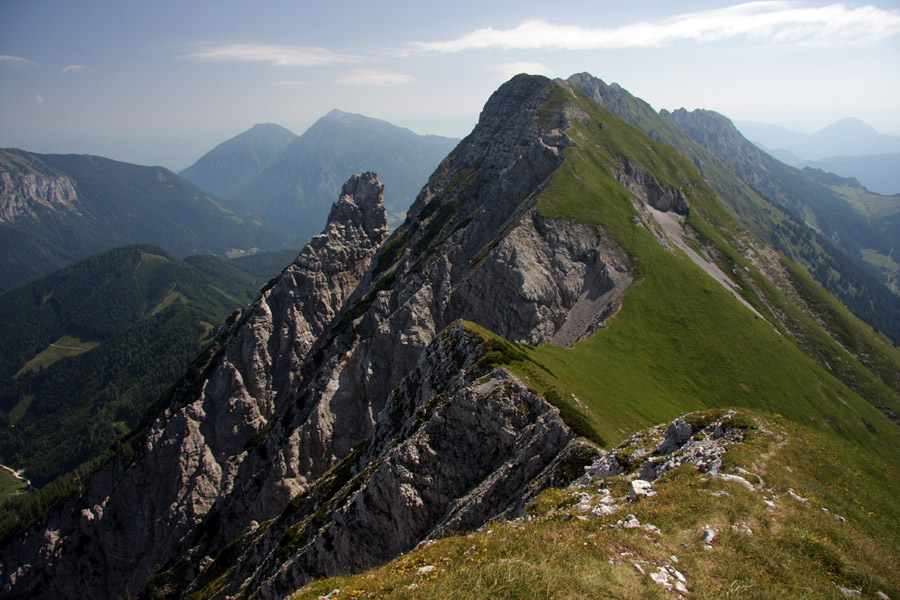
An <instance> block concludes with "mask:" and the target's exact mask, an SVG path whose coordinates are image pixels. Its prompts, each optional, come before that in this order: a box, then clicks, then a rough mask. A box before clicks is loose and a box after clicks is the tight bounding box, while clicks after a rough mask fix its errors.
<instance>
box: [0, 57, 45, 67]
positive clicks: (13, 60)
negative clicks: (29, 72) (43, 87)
mask: <svg viewBox="0 0 900 600" xmlns="http://www.w3.org/2000/svg"><path fill="white" fill-rule="evenodd" d="M0 63H6V64H8V65H13V66H14V67H26V66H27V67H36V66H38V64H37V63H36V62H34V61H31V60H28V59H27V58H22V57H21V56H8V55H6V54H0Z"/></svg>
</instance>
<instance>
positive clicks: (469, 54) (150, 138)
mask: <svg viewBox="0 0 900 600" xmlns="http://www.w3.org/2000/svg"><path fill="white" fill-rule="evenodd" d="M582 71H587V72H589V73H591V74H592V75H594V76H596V77H599V78H601V79H603V80H604V81H606V82H607V83H612V82H616V83H618V84H619V85H621V86H622V87H624V88H625V89H627V90H629V91H630V92H631V93H633V94H634V95H636V96H638V97H640V98H643V99H644V100H646V101H647V102H649V103H650V104H651V105H652V106H653V107H654V108H655V109H657V110H659V109H662V108H665V109H668V110H674V109H677V108H681V107H685V108H687V109H689V110H692V109H694V108H706V109H711V110H715V111H718V112H720V113H722V114H724V115H725V116H727V117H729V118H731V119H732V120H736V121H760V122H766V123H774V124H779V125H786V126H788V127H790V128H793V129H795V130H802V131H814V130H816V129H818V128H821V127H824V126H826V125H828V124H830V123H833V122H835V121H837V120H839V119H841V118H844V117H851V116H852V117H857V118H860V119H862V120H863V121H865V122H867V123H869V124H870V125H872V126H873V127H875V128H876V129H877V130H879V131H881V132H882V133H891V134H900V0H893V1H886V0H875V1H872V2H844V3H835V2H828V1H824V2H822V1H815V0H813V1H804V0H801V1H790V2H785V1H780V0H775V1H760V2H749V3H740V2H716V1H709V0H688V1H685V2H671V1H670V0H666V1H658V0H633V1H631V2H626V1H622V0H616V1H615V2H609V1H606V0H595V1H592V2H588V1H581V2H574V1H568V0H556V1H554V2H547V1H546V0H541V1H540V2H537V1H532V0H516V1H498V2H491V1H489V0H480V1H478V2H472V1H469V0H454V1H453V2H442V3H430V2H422V1H421V0H420V1H417V2H405V1H404V2H394V1H390V0H386V1H382V2H357V1H342V2H311V1H304V2H287V1H281V0H260V1H258V2H247V1H246V0H242V1H240V2H233V1H228V0H219V1H215V2H211V1H209V2H208V1H200V0H179V1H178V2H173V1H170V0H154V1H152V2H137V1H128V0H115V1H93V0H79V1H77V2H73V1H71V0H0V147H19V148H23V149H25V150H30V151H34V152H59V153H91V154H100V155H103V156H108V157H111V158H115V159H118V160H125V161H129V162H137V163H140V164H160V165H163V166H166V167H168V168H171V169H174V170H179V169H183V168H185V167H187V166H189V165H190V164H191V163H193V162H194V160H196V159H197V158H199V157H200V156H201V155H202V154H203V153H205V152H206V151H208V150H210V149H211V148H212V147H214V146H215V145H216V144H218V143H219V142H222V141H224V140H225V139H227V138H230V137H232V136H234V135H237V134H238V133H241V132H242V131H244V130H246V129H248V128H250V127H251V126H253V125H254V124H256V123H264V122H269V123H278V124H279V125H282V126H284V127H287V128H288V129H290V130H292V131H294V132H295V133H297V134H300V133H302V132H303V131H305V130H306V128H307V127H309V126H310V125H311V124H312V123H314V122H315V121H316V119H318V118H320V117H321V116H323V115H325V114H326V113H327V112H328V111H329V110H331V109H333V108H338V109H340V110H343V111H346V112H355V113H360V114H364V115H367V116H370V117H375V118H379V119H383V120H386V121H389V122H391V123H394V124H396V125H400V126H403V127H408V128H410V129H412V130H413V131H415V132H417V133H422V134H439V135H447V136H453V137H463V136H465V135H466V134H468V133H469V131H471V129H472V127H474V125H475V123H476V122H477V120H478V115H479V112H480V111H481V108H482V107H483V105H484V103H485V102H486V101H487V99H488V97H489V96H490V94H491V93H492V92H493V91H494V90H495V89H496V88H497V87H499V86H500V85H501V84H502V83H503V82H504V81H505V80H507V79H509V78H510V77H511V76H513V75H514V74H516V73H520V72H526V73H532V74H543V75H547V76H548V77H563V78H565V77H568V76H569V75H571V74H573V73H579V72H582Z"/></svg>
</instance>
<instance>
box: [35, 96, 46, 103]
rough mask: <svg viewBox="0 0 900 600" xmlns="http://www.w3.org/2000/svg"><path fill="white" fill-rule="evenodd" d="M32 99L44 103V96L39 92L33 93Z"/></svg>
mask: <svg viewBox="0 0 900 600" xmlns="http://www.w3.org/2000/svg"><path fill="white" fill-rule="evenodd" d="M34 101H35V102H37V103H38V104H43V103H44V97H43V96H41V95H40V94H35V95H34Z"/></svg>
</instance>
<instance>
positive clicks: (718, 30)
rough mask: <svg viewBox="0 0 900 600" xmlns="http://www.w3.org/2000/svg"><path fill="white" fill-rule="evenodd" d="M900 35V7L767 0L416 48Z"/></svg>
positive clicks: (531, 28)
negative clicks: (614, 24) (648, 18)
mask: <svg viewBox="0 0 900 600" xmlns="http://www.w3.org/2000/svg"><path fill="white" fill-rule="evenodd" d="M898 33H900V11H898V10H884V9H881V8H878V7H875V6H859V7H856V8H847V7H846V6H844V5H843V4H831V5H829V6H821V7H807V8H803V7H797V5H796V4H795V3H794V2H784V1H780V0H775V1H768V0H767V1H761V2H748V3H744V4H737V5H735V6H730V7H727V8H721V9H714V10H707V11H701V12H693V13H686V14H683V15H679V16H677V17H672V18H670V19H666V20H664V21H660V22H658V23H634V24H630V25H625V26H622V27H617V28H614V29H604V28H588V27H582V26H579V25H551V24H549V23H546V22H543V21H527V22H525V23H523V24H522V25H519V26H518V27H515V28H513V29H493V28H490V27H488V28H484V29H477V30H475V31H472V32H470V33H467V34H465V35H463V36H462V37H459V38H456V39H453V40H446V41H437V42H415V43H413V44H412V48H413V49H414V50H418V51H420V52H461V51H463V50H472V49H486V48H498V49H549V50H590V49H609V48H635V47H658V46H666V45H669V44H674V43H678V42H697V43H707V42H716V41H721V40H728V39H748V40H755V41H763V42H771V43H778V44H802V45H816V46H842V45H862V44H870V43H874V42H877V41H879V40H882V39H884V38H886V37H889V36H892V35H897V34H898Z"/></svg>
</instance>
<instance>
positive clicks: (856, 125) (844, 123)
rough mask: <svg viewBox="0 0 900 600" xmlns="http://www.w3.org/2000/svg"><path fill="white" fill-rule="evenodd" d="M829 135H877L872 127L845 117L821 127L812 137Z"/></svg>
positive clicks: (855, 119) (858, 120)
mask: <svg viewBox="0 0 900 600" xmlns="http://www.w3.org/2000/svg"><path fill="white" fill-rule="evenodd" d="M825 133H828V134H831V135H857V136H859V135H867V136H868V135H879V134H878V132H877V131H876V130H875V128H874V127H872V126H871V125H869V124H868V123H866V122H865V121H863V120H861V119H857V118H856V117H845V118H843V119H841V120H840V121H835V122H834V123H832V124H831V125H828V126H827V127H823V128H822V129H820V130H819V131H818V132H817V133H815V134H813V135H819V134H825Z"/></svg>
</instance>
